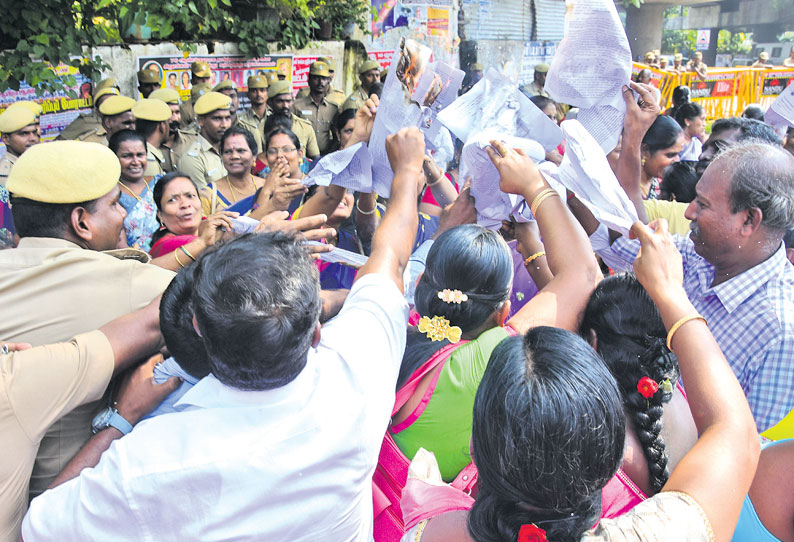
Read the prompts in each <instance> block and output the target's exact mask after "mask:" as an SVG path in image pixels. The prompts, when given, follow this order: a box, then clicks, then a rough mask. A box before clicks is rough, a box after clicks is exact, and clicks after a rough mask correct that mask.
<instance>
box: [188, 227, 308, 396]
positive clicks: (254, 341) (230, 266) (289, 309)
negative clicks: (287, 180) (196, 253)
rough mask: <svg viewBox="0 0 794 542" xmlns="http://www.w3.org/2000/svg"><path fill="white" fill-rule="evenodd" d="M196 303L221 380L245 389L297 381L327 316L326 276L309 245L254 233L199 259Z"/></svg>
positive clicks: (277, 235)
mask: <svg viewBox="0 0 794 542" xmlns="http://www.w3.org/2000/svg"><path fill="white" fill-rule="evenodd" d="M195 265H196V266H197V269H196V277H195V282H194V292H193V306H194V312H195V315H196V321H197V322H198V326H199V329H200V331H201V336H202V338H203V342H204V346H205V347H206V349H207V353H208V354H209V357H210V367H211V368H212V374H213V375H215V377H216V378H217V379H218V380H220V381H221V382H223V383H224V384H226V385H227V386H231V387H233V388H237V389H241V390H267V389H273V388H278V387H281V386H284V385H286V384H288V383H289V382H291V381H292V380H294V379H295V378H296V377H297V376H298V374H299V373H300V372H301V371H302V370H303V368H304V366H305V365H306V356H307V353H308V351H309V348H310V347H311V343H312V338H313V337H314V330H315V326H316V325H317V322H318V321H319V317H320V306H321V301H320V281H319V278H318V273H317V267H316V266H315V265H314V264H313V262H312V260H311V258H310V256H309V253H308V251H307V250H306V248H305V247H304V246H303V242H302V241H301V240H300V239H299V238H298V237H296V236H293V235H287V234H284V233H280V232H270V233H261V234H249V235H244V236H242V237H239V238H237V239H235V240H233V241H230V242H228V243H225V244H223V245H222V246H221V247H220V248H218V249H217V250H214V251H212V252H210V253H209V254H206V255H204V256H203V257H202V258H200V259H199V261H198V262H197V263H196V264H195Z"/></svg>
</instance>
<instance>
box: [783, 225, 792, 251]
mask: <svg viewBox="0 0 794 542" xmlns="http://www.w3.org/2000/svg"><path fill="white" fill-rule="evenodd" d="M783 244H784V245H786V248H794V229H792V230H788V231H786V235H784V236H783Z"/></svg>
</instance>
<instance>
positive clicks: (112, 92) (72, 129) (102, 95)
mask: <svg viewBox="0 0 794 542" xmlns="http://www.w3.org/2000/svg"><path fill="white" fill-rule="evenodd" d="M118 95H119V87H118V85H117V84H116V80H115V79H113V78H112V77H110V78H108V79H103V80H101V81H100V82H99V83H97V84H96V86H95V87H94V94H93V95H92V98H93V103H94V109H93V111H92V112H91V113H86V114H82V115H80V116H78V117H77V118H76V119H74V120H73V121H72V123H71V124H69V126H67V127H66V128H64V129H63V131H61V133H60V134H58V137H56V139H77V138H78V137H79V136H81V135H87V134H90V133H91V132H92V131H94V130H100V129H102V115H101V114H100V113H99V106H100V105H102V102H103V101H105V100H107V99H108V98H109V97H111V96H118Z"/></svg>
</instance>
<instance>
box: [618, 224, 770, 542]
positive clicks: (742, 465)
mask: <svg viewBox="0 0 794 542" xmlns="http://www.w3.org/2000/svg"><path fill="white" fill-rule="evenodd" d="M653 228H655V231H654V229H653ZM632 233H634V234H635V235H636V236H637V237H639V239H640V242H641V243H642V250H641V251H640V254H639V256H637V259H636V260H635V261H634V270H635V273H636V275H637V279H638V280H639V281H640V283H641V284H642V285H643V286H644V287H645V289H646V290H647V291H648V294H649V295H650V296H651V298H652V299H653V301H654V302H655V303H656V306H657V307H658V308H659V313H660V314H661V316H662V319H663V320H664V324H665V327H666V328H667V329H668V330H670V331H672V337H670V336H668V343H669V344H671V346H672V350H673V352H674V353H675V355H676V356H677V358H678V364H679V366H680V367H681V377H682V379H683V381H684V383H685V384H686V391H687V398H688V400H689V407H690V409H691V410H692V416H693V417H694V419H695V425H696V426H697V429H698V433H699V434H700V438H699V439H698V441H697V443H696V444H695V446H694V447H693V448H692V449H691V450H690V451H689V452H688V453H687V454H686V455H685V456H684V458H683V459H682V460H681V462H680V463H679V464H678V466H677V467H676V468H675V470H674V471H673V473H672V475H671V476H670V479H669V480H668V481H667V484H665V486H664V488H663V489H662V491H680V492H682V493H686V494H687V495H689V496H690V497H692V498H694V499H695V501H697V503H698V504H699V505H700V506H701V507H702V508H703V510H704V511H705V512H706V516H708V519H709V521H710V523H711V527H712V529H713V530H714V534H715V537H716V540H718V541H728V540H730V539H731V536H732V535H733V530H734V528H735V527H736V522H737V520H738V518H739V512H740V511H741V508H742V503H743V501H744V497H745V495H746V494H747V491H748V489H749V488H750V484H751V482H752V480H753V475H754V473H755V468H756V465H757V463H758V457H759V454H760V447H759V441H758V435H757V433H756V427H755V422H754V421H753V416H752V414H751V412H750V408H749V407H748V405H747V401H746V400H745V398H744V393H743V392H742V388H741V387H740V386H739V382H738V381H737V380H736V377H735V376H734V374H733V371H732V370H731V368H730V367H729V366H728V363H727V362H726V361H725V356H724V355H723V354H722V351H721V350H720V348H719V346H717V342H716V341H715V340H714V337H713V336H712V335H711V332H710V331H709V329H708V326H707V325H706V323H705V322H704V321H703V320H701V319H699V318H695V319H691V320H686V319H687V318H688V317H691V316H697V311H696V310H695V308H694V307H693V306H692V304H691V303H690V302H689V299H688V298H687V295H686V292H685V291H684V289H683V287H682V285H681V284H682V280H683V269H682V265H681V255H680V254H679V253H678V251H677V250H676V247H675V245H674V244H673V242H672V239H671V237H670V235H669V234H668V232H667V222H666V221H664V220H661V221H659V222H658V223H653V224H651V227H648V226H644V225H642V224H640V223H639V222H637V223H635V224H634V227H633V228H632ZM682 322H684V323H682Z"/></svg>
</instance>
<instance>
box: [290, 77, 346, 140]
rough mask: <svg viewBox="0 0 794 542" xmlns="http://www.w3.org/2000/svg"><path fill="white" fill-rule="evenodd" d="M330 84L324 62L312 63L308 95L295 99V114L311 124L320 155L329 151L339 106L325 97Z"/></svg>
mask: <svg viewBox="0 0 794 542" xmlns="http://www.w3.org/2000/svg"><path fill="white" fill-rule="evenodd" d="M330 84H331V72H330V71H329V70H328V64H326V63H325V62H312V65H311V66H310V67H309V95H308V96H304V97H303V98H296V99H295V113H296V114H297V115H298V116H299V117H303V118H304V119H306V120H308V121H309V122H311V123H312V127H313V128H314V133H315V135H316V136H317V145H318V146H319V148H320V154H325V153H327V152H329V151H330V149H331V141H332V139H333V138H332V134H331V130H332V129H333V125H334V119H336V115H337V113H338V112H339V106H337V105H336V104H334V103H331V101H329V100H328V99H327V97H326V94H327V93H328V88H329V86H330Z"/></svg>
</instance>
